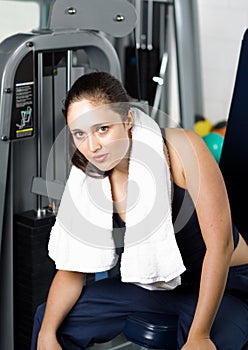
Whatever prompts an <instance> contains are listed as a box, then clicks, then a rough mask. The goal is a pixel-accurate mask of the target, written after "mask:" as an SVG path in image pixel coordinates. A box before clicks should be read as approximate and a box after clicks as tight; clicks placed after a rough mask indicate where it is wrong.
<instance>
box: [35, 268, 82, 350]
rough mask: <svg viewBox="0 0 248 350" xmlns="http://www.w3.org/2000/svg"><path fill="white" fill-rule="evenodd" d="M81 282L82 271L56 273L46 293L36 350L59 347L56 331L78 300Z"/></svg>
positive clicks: (55, 349)
mask: <svg viewBox="0 0 248 350" xmlns="http://www.w3.org/2000/svg"><path fill="white" fill-rule="evenodd" d="M83 283H84V274H83V273H80V272H71V271H62V270H59V271H58V272H57V273H56V275H55V277H54V279H53V282H52V284H51V287H50V291H49V294H48V299H47V305H46V311H45V315H44V319H43V322H42V325H41V330H40V333H39V338H38V346H37V350H51V349H53V350H57V349H61V347H60V346H59V344H58V342H57V338H56V331H57V329H58V327H59V326H60V324H61V322H62V321H63V319H64V318H65V316H66V315H67V314H68V312H69V311H70V310H71V308H72V307H73V305H74V304H75V302H76V301H77V300H78V298H79V296H80V294H81V292H82V288H83Z"/></svg>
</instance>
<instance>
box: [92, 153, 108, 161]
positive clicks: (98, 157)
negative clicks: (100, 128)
mask: <svg viewBox="0 0 248 350" xmlns="http://www.w3.org/2000/svg"><path fill="white" fill-rule="evenodd" d="M107 156H108V154H107V153H106V154H101V155H99V156H95V157H93V159H94V161H95V162H97V163H102V162H104V161H105V159H106V158H107Z"/></svg>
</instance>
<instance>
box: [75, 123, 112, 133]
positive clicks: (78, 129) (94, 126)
mask: <svg viewBox="0 0 248 350" xmlns="http://www.w3.org/2000/svg"><path fill="white" fill-rule="evenodd" d="M110 124H113V123H111V122H109V121H108V122H101V123H97V124H93V125H91V126H90V129H95V128H99V127H100V126H102V125H110ZM76 131H81V132H85V131H84V130H83V129H80V128H75V129H72V130H71V132H76Z"/></svg>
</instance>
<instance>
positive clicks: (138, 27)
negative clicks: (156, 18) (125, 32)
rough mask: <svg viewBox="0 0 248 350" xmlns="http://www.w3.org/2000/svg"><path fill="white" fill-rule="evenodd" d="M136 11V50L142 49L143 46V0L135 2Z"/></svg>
mask: <svg viewBox="0 0 248 350" xmlns="http://www.w3.org/2000/svg"><path fill="white" fill-rule="evenodd" d="M135 9H136V13H137V22H136V26H135V41H136V48H137V49H140V46H141V40H140V37H141V27H142V18H143V17H142V16H141V13H142V12H141V11H142V3H141V0H135Z"/></svg>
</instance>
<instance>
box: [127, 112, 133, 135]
mask: <svg viewBox="0 0 248 350" xmlns="http://www.w3.org/2000/svg"><path fill="white" fill-rule="evenodd" d="M133 123H134V115H133V112H132V111H131V110H129V111H128V116H127V122H126V124H127V128H128V130H130V129H131V128H132V126H133Z"/></svg>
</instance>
